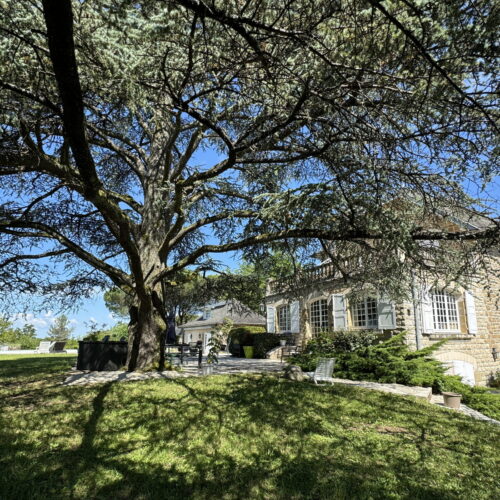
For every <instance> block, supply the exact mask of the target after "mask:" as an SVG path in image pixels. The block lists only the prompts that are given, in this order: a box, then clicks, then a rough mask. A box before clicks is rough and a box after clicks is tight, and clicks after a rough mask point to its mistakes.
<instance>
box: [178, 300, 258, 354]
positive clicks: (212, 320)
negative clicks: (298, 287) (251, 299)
mask: <svg viewBox="0 0 500 500" xmlns="http://www.w3.org/2000/svg"><path fill="white" fill-rule="evenodd" d="M226 318H227V319H229V320H231V322H232V323H233V326H234V327H242V326H262V327H265V325H266V319H265V318H264V316H261V315H260V314H258V313H256V312H255V311H253V310H252V309H250V308H249V307H247V306H246V305H244V304H242V303H241V302H239V301H237V300H235V299H230V300H226V301H222V302H216V303H212V304H207V305H206V306H205V307H203V308H202V309H201V313H200V315H199V317H198V318H196V319H194V320H192V321H188V322H187V323H184V324H183V325H180V326H179V328H180V333H181V341H182V342H185V343H191V342H198V341H201V342H202V345H203V353H204V354H207V353H208V349H209V345H208V342H209V340H210V337H211V336H212V332H213V331H217V330H219V329H220V328H221V327H222V325H223V324H224V320H225V319H226Z"/></svg>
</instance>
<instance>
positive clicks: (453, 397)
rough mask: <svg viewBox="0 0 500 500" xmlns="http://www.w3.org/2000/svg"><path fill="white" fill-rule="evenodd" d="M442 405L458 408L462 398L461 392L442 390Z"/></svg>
mask: <svg viewBox="0 0 500 500" xmlns="http://www.w3.org/2000/svg"><path fill="white" fill-rule="evenodd" d="M443 399H444V405H445V406H447V407H448V408H453V409H454V410H458V409H459V408H460V401H461V399H462V395H461V394H457V393H456V392H443Z"/></svg>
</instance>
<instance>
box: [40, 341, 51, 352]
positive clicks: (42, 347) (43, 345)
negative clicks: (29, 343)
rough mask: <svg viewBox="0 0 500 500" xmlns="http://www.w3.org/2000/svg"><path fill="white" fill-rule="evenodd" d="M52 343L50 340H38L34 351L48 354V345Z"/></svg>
mask: <svg viewBox="0 0 500 500" xmlns="http://www.w3.org/2000/svg"><path fill="white" fill-rule="evenodd" d="M52 344H53V343H52V342H50V341H46V340H42V341H41V342H40V345H39V346H38V347H37V348H36V352H38V353H41V354H49V352H50V346H51V345H52Z"/></svg>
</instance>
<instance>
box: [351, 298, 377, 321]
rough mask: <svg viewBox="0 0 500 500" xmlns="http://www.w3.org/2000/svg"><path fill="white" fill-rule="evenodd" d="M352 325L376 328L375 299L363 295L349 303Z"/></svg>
mask: <svg viewBox="0 0 500 500" xmlns="http://www.w3.org/2000/svg"><path fill="white" fill-rule="evenodd" d="M351 315H352V325H353V326H354V327H355V328H378V304H377V299H375V298H373V297H365V298H363V299H358V300H356V301H355V302H353V303H352V305H351Z"/></svg>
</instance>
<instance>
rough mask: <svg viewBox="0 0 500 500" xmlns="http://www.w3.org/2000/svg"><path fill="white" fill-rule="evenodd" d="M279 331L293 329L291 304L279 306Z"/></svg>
mask: <svg viewBox="0 0 500 500" xmlns="http://www.w3.org/2000/svg"><path fill="white" fill-rule="evenodd" d="M277 316H278V332H289V331H290V330H291V329H292V322H291V318H290V306H289V305H288V304H287V305H284V306H280V307H278V308H277Z"/></svg>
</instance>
